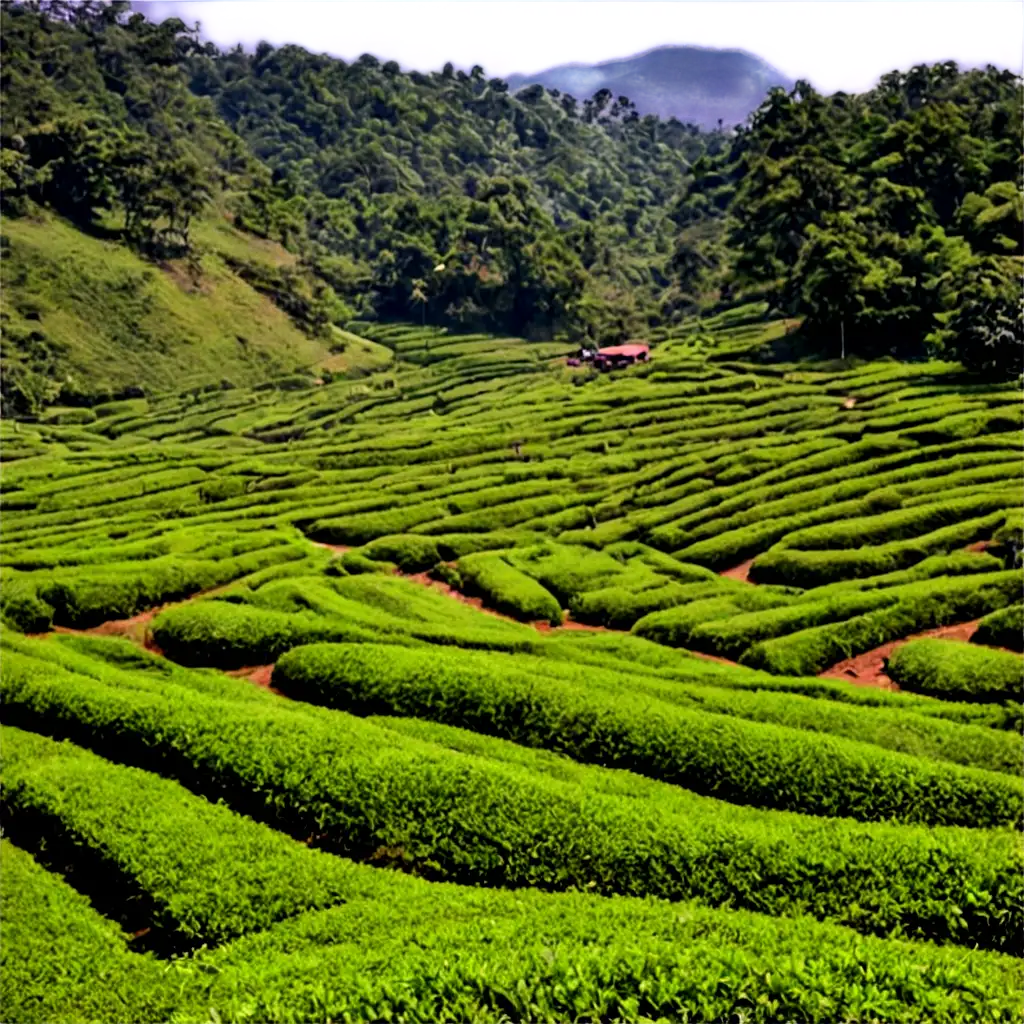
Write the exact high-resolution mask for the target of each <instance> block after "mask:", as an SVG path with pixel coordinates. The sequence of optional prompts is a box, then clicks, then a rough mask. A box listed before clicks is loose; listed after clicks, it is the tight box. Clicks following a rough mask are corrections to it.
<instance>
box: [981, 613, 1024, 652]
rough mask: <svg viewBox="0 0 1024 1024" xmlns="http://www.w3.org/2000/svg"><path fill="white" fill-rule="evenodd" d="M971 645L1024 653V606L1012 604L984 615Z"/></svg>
mask: <svg viewBox="0 0 1024 1024" xmlns="http://www.w3.org/2000/svg"><path fill="white" fill-rule="evenodd" d="M971 643H975V644H989V645H990V646H992V647H1005V648H1007V649H1008V650H1011V651H1018V652H1020V653H1024V604H1012V605H1010V606H1009V607H1008V608H1000V609H999V611H997V612H992V614H991V615H986V616H985V617H984V618H983V619H982V620H981V622H980V623H978V629H977V631H976V632H975V634H974V636H972V637H971Z"/></svg>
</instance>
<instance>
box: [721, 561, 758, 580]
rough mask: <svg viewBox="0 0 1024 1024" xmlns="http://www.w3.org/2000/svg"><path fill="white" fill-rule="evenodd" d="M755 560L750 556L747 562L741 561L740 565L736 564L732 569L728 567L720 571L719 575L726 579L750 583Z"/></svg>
mask: <svg viewBox="0 0 1024 1024" xmlns="http://www.w3.org/2000/svg"><path fill="white" fill-rule="evenodd" d="M753 564H754V560H753V559H752V558H748V559H747V560H746V561H745V562H740V564H739V565H734V566H733V567H732V568H731V569H726V570H725V572H720V573H719V574H718V575H719V576H721V577H722V579H726V580H739V581H740V583H750V569H751V566H753Z"/></svg>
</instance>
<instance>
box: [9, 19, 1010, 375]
mask: <svg viewBox="0 0 1024 1024" xmlns="http://www.w3.org/2000/svg"><path fill="white" fill-rule="evenodd" d="M3 19H4V21H3V34H4V58H5V59H4V65H5V67H4V72H3V75H4V78H3V89H4V97H5V108H6V115H7V116H6V117H5V122H4V129H3V132H4V134H3V168H2V173H3V185H4V194H5V204H6V207H5V208H6V210H7V212H8V213H9V214H17V213H24V212H27V211H28V206H26V203H29V202H34V203H42V204H45V205H47V206H50V207H52V208H53V209H54V210H56V211H58V212H60V213H61V214H62V215H65V216H67V217H70V218H72V219H73V220H74V221H75V222H76V223H78V224H80V225H82V226H84V227H88V228H89V229H90V230H93V231H96V230H103V231H106V232H113V233H114V235H115V236H116V237H120V238H122V239H123V240H124V241H126V242H128V243H130V244H132V245H134V246H136V247H137V248H139V249H140V250H142V251H144V252H146V253H148V254H149V255H151V256H158V257H159V256H163V257H166V256H169V255H177V256H181V257H183V258H185V259H186V260H187V261H188V266H189V273H191V274H192V275H193V276H194V277H195V278H196V279H197V280H198V279H199V278H200V277H201V276H202V273H203V266H202V261H201V258H200V256H201V251H202V248H203V244H202V242H201V241H197V239H196V237H195V233H194V232H193V230H192V228H193V226H194V224H195V223H196V219H197V218H200V219H202V218H203V217H204V216H205V215H206V214H205V213H204V211H209V210H211V209H212V208H213V206H214V205H215V206H216V207H217V208H218V209H219V210H220V211H221V212H226V213H229V215H230V216H231V217H232V218H233V219H234V222H235V224H236V225H238V226H239V227H241V228H243V229H245V230H246V231H248V232H250V233H253V234H255V235H258V236H262V237H265V238H268V239H273V240H275V241H279V242H281V243H282V244H283V245H284V246H285V247H286V248H288V249H290V250H291V251H292V252H293V253H294V254H295V256H296V257H297V258H298V261H299V262H298V265H297V266H296V267H295V268H288V267H284V268H282V267H277V268H268V267H266V266H265V265H260V264H259V263H258V262H254V261H253V260H251V259H248V258H246V257H245V256H244V255H240V254H237V253H236V254H235V256H234V257H233V258H232V259H231V260H230V261H229V263H230V265H231V268H232V270H233V271H234V272H236V273H237V274H238V275H239V276H240V277H241V278H242V279H243V280H245V281H246V282H248V283H250V284H251V285H252V287H254V288H256V289H257V290H259V291H261V292H263V293H264V294H267V295H269V296H270V297H271V298H272V299H273V301H275V302H276V303H278V304H279V305H280V306H281V308H282V309H284V310H286V311H287V312H288V314H289V315H290V316H292V317H293V318H294V319H295V321H296V322H297V323H299V324H300V325H301V326H302V327H303V329H305V330H308V331H311V332H314V333H316V332H322V331H324V330H325V329H327V327H328V325H329V324H330V323H331V322H332V321H333V322H335V323H341V322H344V321H345V320H346V319H347V318H349V317H351V316H352V315H353V314H356V315H359V316H364V317H372V318H377V317H381V318H407V319H413V320H417V321H419V322H420V323H426V322H428V321H429V322H431V323H435V324H446V325H449V326H452V327H456V328H459V329H462V330H481V329H483V330H491V331H504V332H509V333H514V334H519V335H525V336H528V337H534V336H536V337H551V336H552V335H556V334H557V335H562V334H568V335H569V336H571V337H573V338H580V337H592V338H596V339H601V340H603V339H615V338H622V337H624V336H627V335H629V334H637V333H641V334H643V333H647V332H649V331H651V330H652V329H654V328H657V327H659V326H664V325H667V324H671V323H674V322H675V321H676V320H677V319H678V318H679V316H680V315H681V314H682V313H685V312H688V311H691V312H692V311H693V310H694V309H697V308H701V307H703V306H706V305H708V304H712V305H713V304H715V303H717V302H725V303H728V302H730V301H733V300H735V299H736V298H740V297H743V296H744V295H747V296H749V295H755V296H756V295H761V296H764V297H766V298H767V299H769V301H770V302H772V303H774V304H775V305H777V306H778V307H779V308H780V309H784V310H786V311H787V312H788V313H790V314H793V315H795V316H797V317H799V318H801V319H803V321H804V331H803V334H802V339H803V344H805V346H807V347H808V349H809V350H810V351H814V352H827V353H828V354H830V355H838V354H840V352H841V351H842V350H843V349H845V350H846V351H847V352H849V353H856V354H858V355H861V356H863V355H869V356H870V355H877V354H882V353H887V352H895V353H896V354H899V355H916V354H919V353H920V352H921V351H923V349H924V348H925V347H926V346H927V347H928V348H929V349H930V350H931V351H932V352H933V353H943V354H946V355H950V356H952V357H953V358H956V359H960V360H962V361H963V362H964V363H965V364H966V365H967V366H969V367H970V368H973V369H976V370H979V371H984V372H995V373H998V374H1003V375H1008V374H1009V375H1012V374H1014V373H1017V372H1019V368H1020V366H1019V364H1020V351H1021V350H1020V343H1021V328H1020V304H1019V302H1018V298H1019V296H1018V291H1019V289H1018V288H1017V286H1016V285H1017V280H1018V278H1019V276H1020V271H1021V254H1022V248H1021V246H1022V243H1021V232H1022V227H1021V208H1022V203H1021V198H1020V186H1021V159H1020V155H1019V154H1020V151H1021V87H1020V82H1019V80H1018V79H1017V78H1016V77H1015V76H1014V75H1012V74H1010V73H1009V72H1002V71H999V70H997V69H995V68H991V67H990V68H987V69H985V70H982V71H968V72H963V73H961V72H960V71H959V70H958V69H957V68H956V66H955V65H952V64H943V65H936V66H934V67H917V68H914V69H912V70H911V71H910V72H907V73H905V74H903V73H898V72H893V73H892V74H890V75H887V76H885V77H884V78H883V79H882V81H881V82H880V83H879V85H878V86H877V87H876V88H875V89H874V90H872V91H871V92H869V93H866V94H864V95H859V96H848V95H845V94H842V93H839V94H836V95H835V96H831V97H823V96H820V95H818V94H817V93H815V91H814V90H813V89H812V88H811V87H810V86H809V85H808V84H807V83H806V82H800V83H797V85H796V87H795V88H794V89H793V90H792V91H791V92H788V93H787V92H785V91H784V90H782V89H775V90H773V91H771V93H770V94H769V96H768V98H767V99H766V100H765V102H764V103H763V104H762V106H761V107H760V108H759V109H758V110H757V111H756V112H755V113H754V114H753V115H751V117H750V119H749V121H748V123H747V124H746V125H740V126H736V129H735V130H733V129H732V128H730V129H729V130H728V131H723V130H721V129H720V130H717V131H712V132H710V133H709V132H704V131H702V130H701V129H699V128H697V127H696V126H694V125H692V124H682V123H680V122H679V121H677V120H675V119H669V120H667V121H663V120H660V119H659V118H657V117H655V116H653V115H647V116H644V117H641V116H639V115H638V113H637V111H636V108H635V106H634V104H632V103H631V102H630V101H629V99H628V97H624V96H622V97H618V98H615V97H614V96H613V94H612V93H611V92H610V91H609V90H607V89H603V90H601V91H600V92H598V93H597V94H596V95H595V96H593V97H591V98H587V99H585V100H584V102H582V103H581V102H578V101H577V100H576V99H575V98H574V97H572V96H569V95H564V94H561V93H559V91H558V90H557V89H555V90H550V91H549V90H545V89H544V88H543V87H542V86H539V85H538V86H531V87H529V88H527V89H523V90H520V91H519V92H518V93H517V94H515V95H512V94H510V92H509V89H508V86H507V84H506V83H505V82H503V81H502V80H501V79H498V78H487V77H486V75H485V74H484V72H483V69H482V68H480V67H474V68H473V70H472V71H471V72H470V73H468V74H467V73H465V72H462V71H455V70H454V69H453V68H452V67H451V66H450V65H449V66H446V67H445V68H444V69H443V70H442V71H440V72H434V73H429V74H424V73H420V72H415V71H413V72H408V73H404V72H402V71H401V70H400V68H399V67H398V65H397V64H396V63H395V62H393V61H389V62H382V61H380V60H378V59H377V58H375V57H372V56H370V55H364V56H363V57H361V58H359V60H357V61H355V62H354V63H352V64H346V62H344V61H342V60H339V59H336V58H332V57H328V56H326V55H320V56H317V55H314V54H311V53H308V52H307V51H305V50H303V49H301V48H299V47H295V46H285V47H282V48H279V49H275V48H274V47H272V46H270V45H269V44H266V43H263V44H260V45H259V46H258V47H257V48H256V49H255V51H254V52H253V53H245V52H244V51H243V50H242V49H241V48H235V49H233V50H229V51H225V52H221V51H220V50H218V49H217V48H216V47H215V46H214V45H213V44H210V43H206V44H201V43H200V42H199V40H198V38H197V35H196V33H195V31H194V30H192V29H189V28H188V27H187V26H186V25H185V24H184V23H182V22H181V21H179V20H176V19H172V20H168V21H166V22H164V23H162V24H160V25H154V24H152V23H150V22H148V21H147V20H146V19H145V17H144V16H143V15H141V14H131V13H130V12H129V11H128V9H127V5H126V4H124V3H121V2H118V3H112V4H101V3H83V4H74V5H72V4H69V3H65V2H64V0H48V2H37V3H15V4H11V5H5V8H4V11H3ZM21 335H23V336H21ZM21 335H19V344H21V345H23V346H26V347H32V346H35V347H36V348H39V347H40V346H42V347H43V348H45V347H46V339H45V338H33V337H32V330H31V328H28V329H25V330H23V331H22V332H21ZM37 361H38V362H40V363H42V362H45V359H44V357H43V355H42V354H41V355H39V357H38V359H37Z"/></svg>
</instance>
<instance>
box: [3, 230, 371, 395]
mask: <svg viewBox="0 0 1024 1024" xmlns="http://www.w3.org/2000/svg"><path fill="white" fill-rule="evenodd" d="M4 235H5V238H6V241H7V244H8V246H9V250H10V251H9V254H8V257H7V260H6V269H5V272H4V275H3V277H4V280H3V284H4V289H3V292H4V294H3V309H4V313H5V314H6V316H7V317H9V318H10V319H9V325H10V327H11V328H13V329H14V332H15V333H16V334H24V333H28V332H29V331H32V330H36V331H40V332H41V333H42V334H44V335H45V336H46V338H47V339H49V341H50V342H51V343H52V344H53V345H54V346H55V347H57V348H58V349H59V350H60V355H59V357H58V362H57V366H56V370H55V374H54V376H55V377H56V378H57V379H58V380H60V381H62V382H70V383H72V384H73V385H74V386H75V388H76V389H78V390H81V391H85V392H87V393H95V392H103V391H105V390H109V391H112V392H117V391H119V390H121V389H123V388H125V387H127V386H130V385H138V386H141V387H142V388H144V389H145V390H146V391H147V392H150V393H152V392H159V391H169V390H181V389H183V388H188V387H195V386H200V385H204V384H211V383H218V382H220V381H221V380H224V379H226V380H228V381H230V382H231V383H232V384H235V385H237V386H244V385H251V384H256V383H259V382H260V381H263V380H266V379H268V378H271V377H274V376H277V375H280V374H286V373H291V372H294V371H296V370H298V369H305V368H310V367H321V366H323V367H326V368H329V369H331V370H332V371H334V372H350V371H353V370H360V369H363V368H367V369H372V368H376V367H379V366H381V365H384V364H385V363H386V361H388V360H389V359H390V355H389V354H388V353H387V352H386V351H385V350H383V348H382V347H381V346H377V345H374V344H373V343H371V342H365V341H362V340H358V342H353V341H349V343H348V344H347V345H346V347H345V351H344V352H343V353H340V354H339V353H337V352H335V353H332V352H331V351H330V348H331V345H332V343H331V342H328V341H320V340H314V339H311V338H309V337H307V336H306V335H305V334H303V332H302V331H301V330H299V328H298V327H297V326H296V325H295V324H293V323H292V321H291V320H290V319H289V318H288V316H287V314H286V313H284V312H283V311H282V310H281V309H279V308H278V307H277V306H275V305H274V304H273V302H271V301H270V299H268V298H266V297H265V296H263V295H260V294H259V293H258V292H256V291H255V290H254V289H253V288H251V287H250V286H249V285H248V284H246V283H245V282H244V281H242V280H241V279H240V278H239V277H238V276H237V275H235V274H234V273H232V271H231V270H229V269H228V267H227V265H226V264H225V262H224V260H223V259H222V258H221V255H220V254H225V255H228V256H232V257H234V258H236V259H238V258H242V259H246V260H247V261H249V262H257V263H264V264H269V265H273V266H285V265H290V264H292V263H294V259H295V258H294V256H292V254H290V253H288V252H287V251H286V250H284V249H282V248H281V247H280V246H278V245H276V244H275V243H272V242H267V241H264V240H262V239H258V238H253V237H251V236H248V235H245V234H243V233H242V232H240V231H237V230H236V229H234V228H233V227H231V226H230V225H229V224H227V223H225V222H223V221H220V220H217V219H209V220H207V221H205V222H203V223H201V224H200V225H198V227H197V230H196V237H197V240H198V242H199V244H200V245H201V247H202V248H203V250H205V255H204V256H203V259H202V268H203V278H202V280H201V282H200V283H199V287H198V289H196V288H194V287H193V285H192V283H191V281H190V280H189V276H188V274H187V272H186V269H185V267H184V265H183V263H182V262H180V261H174V262H172V263H169V264H165V265H163V266H162V267H158V266H154V265H153V264H150V263H147V262H145V261H144V260H142V259H140V258H139V257H137V256H136V255H134V254H133V253H132V252H130V251H129V250H128V249H126V248H125V247H123V246H121V245H119V244H117V243H115V242H110V241H103V240H101V239H99V238H95V237H92V236H89V235H86V234H83V233H82V232H80V231H78V230H76V229H75V228H73V227H72V226H71V225H69V224H67V223H66V222H64V221H61V220H59V219H57V218H54V217H49V216H46V217H42V218H36V219H28V218H26V219H20V220H8V221H7V222H6V223H5V225H4ZM5 326H6V325H5ZM334 347H337V346H336V345H334ZM8 357H9V358H10V357H11V353H10V352H8ZM18 357H19V356H18V354H15V355H14V356H13V358H15V359H17V358H18Z"/></svg>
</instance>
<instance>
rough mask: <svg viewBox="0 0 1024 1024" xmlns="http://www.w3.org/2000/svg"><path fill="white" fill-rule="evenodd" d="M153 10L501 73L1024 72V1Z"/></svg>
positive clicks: (579, 1) (855, 79) (424, 65)
mask: <svg viewBox="0 0 1024 1024" xmlns="http://www.w3.org/2000/svg"><path fill="white" fill-rule="evenodd" d="M136 6H138V7H143V6H145V7H147V8H149V13H150V17H162V16H166V15H167V14H169V13H172V12H173V13H175V14H177V15H178V16H179V17H181V18H183V19H184V20H186V21H188V22H194V21H200V22H202V25H203V35H204V36H205V37H206V38H209V39H213V40H214V41H215V42H217V43H218V44H219V45H222V46H229V45H233V44H234V43H236V42H241V43H242V44H243V45H245V46H246V47H247V48H248V47H251V46H253V45H255V43H257V42H259V41H260V40H261V39H266V40H267V41H269V42H271V43H274V44H278V45H280V44H284V43H297V44H299V45H301V46H305V47H306V48H308V49H311V50H314V51H317V52H327V53H331V54H335V55H337V56H340V57H343V58H345V59H347V60H351V59H354V58H356V57H358V56H359V55H360V54H362V53H373V54H375V55H376V56H378V57H380V58H382V59H386V60H388V59H390V60H397V61H398V62H399V63H400V64H401V65H402V67H403V68H406V69H408V68H416V69H419V70H431V69H435V68H439V67H441V65H442V64H444V62H445V61H448V60H451V61H452V62H453V63H455V64H456V66H459V67H469V66H470V65H472V64H482V65H483V66H484V68H485V70H486V71H487V72H488V73H489V74H492V75H507V74H510V73H511V72H514V71H539V70H542V69H544V68H547V67H550V66H552V65H554V64H564V63H569V62H572V61H579V62H585V63H591V62H594V61H599V60H608V59H611V58H614V57H626V56H629V55H630V54H633V53H637V52H639V51H642V50H646V49H650V48H652V47H654V46H660V45H664V44H668V43H683V44H696V45H701V46H715V47H722V48H730V49H732V48H735V49H743V50H748V51H750V52H751V53H755V54H757V55H758V56H759V57H763V58H764V59H765V60H766V61H768V62H769V63H770V64H773V65H775V67H777V68H778V69H779V70H780V71H782V72H784V73H785V74H787V75H789V76H790V77H793V78H807V79H809V80H810V81H811V82H812V83H813V84H814V85H815V86H816V87H817V88H818V89H820V90H822V91H825V92H833V91H835V90H837V89H844V90H846V91H847V92H856V91H861V90H864V89H867V88H870V87H871V86H872V85H873V84H874V83H875V81H877V79H878V77H879V75H881V74H883V73H885V72H886V71H890V70H892V69H893V68H903V69H906V68H908V67H910V66H911V65H913V64H918V63H931V62H935V61H943V60H955V61H957V62H958V63H959V64H960V65H961V66H963V67H973V66H980V65H984V64H987V63H992V64H996V65H999V66H1000V67H1008V68H1011V69H1013V70H1016V71H1018V72H1019V71H1021V70H1024V54H1022V47H1024V5H1022V4H1021V3H1020V2H1019V0H997V2H988V0H967V2H962V0H877V2H872V0H834V2H830V0H810V2H809V0H803V2H801V0H716V2H713V3H710V2H704V0H675V2H673V0H668V2H662V3H657V2H647V0H634V2H623V0H516V2H507V0H464V2H450V0H374V2H362V0H346V2H341V0H168V2H164V0H161V2H157V0H153V2H151V3H148V4H137V5H136Z"/></svg>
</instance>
